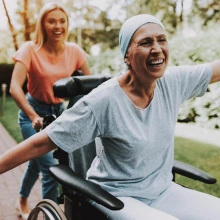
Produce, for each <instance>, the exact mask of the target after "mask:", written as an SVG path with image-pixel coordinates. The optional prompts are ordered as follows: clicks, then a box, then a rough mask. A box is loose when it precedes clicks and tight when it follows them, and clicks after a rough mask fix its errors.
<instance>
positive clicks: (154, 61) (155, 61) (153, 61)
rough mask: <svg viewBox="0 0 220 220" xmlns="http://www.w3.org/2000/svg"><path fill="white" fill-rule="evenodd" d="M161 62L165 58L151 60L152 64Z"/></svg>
mask: <svg viewBox="0 0 220 220" xmlns="http://www.w3.org/2000/svg"><path fill="white" fill-rule="evenodd" d="M161 63H163V60H162V59H159V60H152V61H151V62H150V64H161Z"/></svg>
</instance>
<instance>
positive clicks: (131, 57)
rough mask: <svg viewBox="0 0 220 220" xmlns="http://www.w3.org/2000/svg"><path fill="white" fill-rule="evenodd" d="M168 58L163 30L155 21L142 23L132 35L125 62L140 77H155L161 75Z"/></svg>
mask: <svg viewBox="0 0 220 220" xmlns="http://www.w3.org/2000/svg"><path fill="white" fill-rule="evenodd" d="M168 60H169V48H168V42H167V38H166V34H165V32H164V30H163V29H162V28H161V27H160V26H159V25H158V24H155V23H147V24H144V25H142V26H141V27H140V28H139V29H138V30H137V31H136V32H135V33H134V35H133V37H132V40H131V42H130V45H129V48H128V51H127V53H126V57H125V62H126V63H127V64H128V65H129V67H130V70H131V71H132V72H134V73H135V74H137V75H139V76H140V77H143V76H144V77H145V78H146V77H147V78H149V79H157V78H160V77H161V76H163V74H164V72H165V70H166V68H167V65H168Z"/></svg>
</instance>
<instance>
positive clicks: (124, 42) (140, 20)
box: [119, 14, 165, 58]
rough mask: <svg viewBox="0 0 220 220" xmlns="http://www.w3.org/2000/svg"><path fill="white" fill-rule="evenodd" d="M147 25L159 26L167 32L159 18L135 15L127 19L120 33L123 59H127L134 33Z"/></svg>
mask: <svg viewBox="0 0 220 220" xmlns="http://www.w3.org/2000/svg"><path fill="white" fill-rule="evenodd" d="M147 23H155V24H158V25H160V27H161V28H162V29H163V30H164V31H165V28H164V26H163V24H162V23H161V21H160V20H159V19H158V18H156V17H154V16H152V15H149V14H140V15H135V16H133V17H131V18H129V19H127V20H126V21H125V22H124V24H123V25H122V27H121V30H120V32H119V46H120V49H121V53H122V55H123V58H124V57H125V54H126V52H127V49H128V46H129V43H130V40H131V38H132V36H133V35H134V33H135V32H136V31H137V29H138V28H139V27H141V26H142V25H144V24H147Z"/></svg>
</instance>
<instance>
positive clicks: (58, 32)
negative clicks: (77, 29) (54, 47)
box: [53, 31, 63, 36]
mask: <svg viewBox="0 0 220 220" xmlns="http://www.w3.org/2000/svg"><path fill="white" fill-rule="evenodd" d="M62 33H63V32H60V31H56V32H53V34H54V35H56V36H60V35H61V34H62Z"/></svg>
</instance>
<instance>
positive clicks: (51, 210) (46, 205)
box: [28, 199, 67, 220]
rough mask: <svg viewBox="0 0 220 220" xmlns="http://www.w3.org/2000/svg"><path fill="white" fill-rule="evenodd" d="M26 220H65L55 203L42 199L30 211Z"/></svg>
mask: <svg viewBox="0 0 220 220" xmlns="http://www.w3.org/2000/svg"><path fill="white" fill-rule="evenodd" d="M28 220H67V218H66V217H65V215H64V213H63V212H62V210H61V208H60V207H59V206H58V205H57V204H56V203H55V202H53V201H51V200H49V199H43V200H42V201H40V202H39V203H38V204H37V205H36V207H35V208H34V209H33V210H32V211H31V213H30V215H29V217H28Z"/></svg>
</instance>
